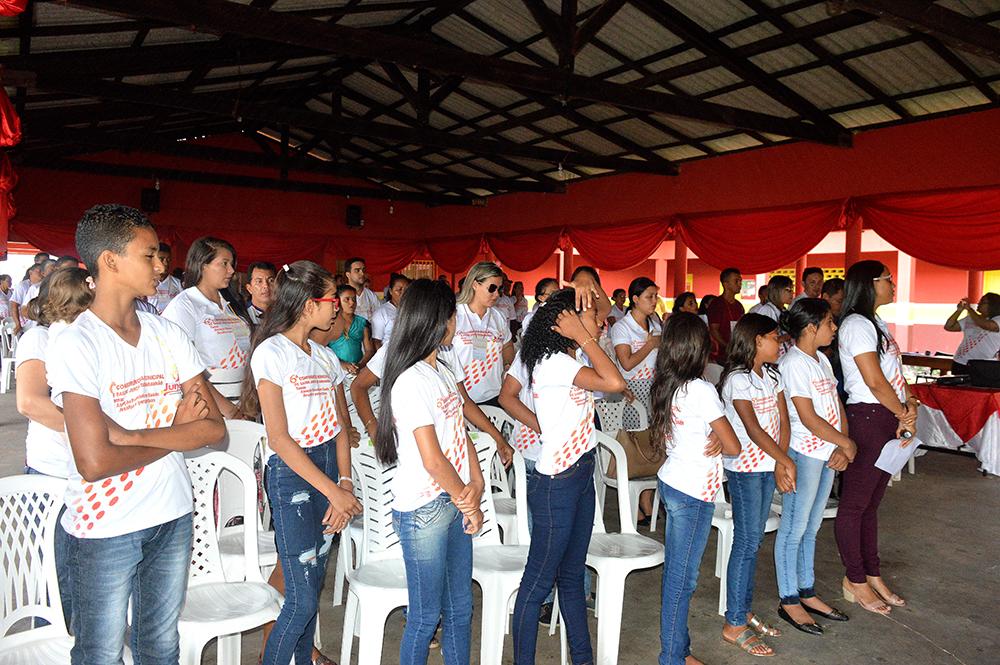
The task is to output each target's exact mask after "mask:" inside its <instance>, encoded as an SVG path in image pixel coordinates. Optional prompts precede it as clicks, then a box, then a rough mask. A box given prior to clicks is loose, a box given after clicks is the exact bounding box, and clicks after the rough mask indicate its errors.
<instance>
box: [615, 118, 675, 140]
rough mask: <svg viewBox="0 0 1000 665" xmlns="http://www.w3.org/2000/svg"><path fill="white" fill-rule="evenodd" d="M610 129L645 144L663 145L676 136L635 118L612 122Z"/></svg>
mask: <svg viewBox="0 0 1000 665" xmlns="http://www.w3.org/2000/svg"><path fill="white" fill-rule="evenodd" d="M608 129H610V130H611V131H613V132H615V133H616V134H621V135H622V136H625V137H626V138H629V139H631V140H633V141H635V142H636V143H638V144H639V145H644V146H657V145H663V144H664V143H670V142H672V141H673V140H674V137H672V136H670V135H669V134H666V133H664V132H663V131H661V130H659V129H657V128H656V127H653V126H652V125H650V124H649V123H647V122H643V121H642V120H638V119H635V118H632V119H629V120H622V121H621V122H616V123H613V124H610V125H608Z"/></svg>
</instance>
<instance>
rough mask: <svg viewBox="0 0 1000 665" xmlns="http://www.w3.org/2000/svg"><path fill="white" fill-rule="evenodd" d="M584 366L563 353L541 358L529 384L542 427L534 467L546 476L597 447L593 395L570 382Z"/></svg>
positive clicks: (574, 461) (569, 464) (565, 467)
mask: <svg viewBox="0 0 1000 665" xmlns="http://www.w3.org/2000/svg"><path fill="white" fill-rule="evenodd" d="M583 367H584V365H583V364H582V363H580V362H579V361H578V360H577V359H576V358H573V357H571V356H568V355H566V354H565V353H556V354H553V355H551V356H549V357H548V358H545V359H543V360H542V361H540V362H539V363H538V364H537V365H536V366H535V370H534V372H533V379H534V381H533V383H532V386H531V393H532V397H533V398H534V401H535V404H534V406H535V415H536V417H537V418H538V426H539V427H540V428H541V430H542V437H541V438H542V449H541V451H540V452H539V453H538V460H537V461H536V463H535V470H536V471H538V472H539V473H544V474H545V475H547V476H554V475H556V474H557V473H561V472H563V471H565V470H566V469H568V468H569V467H571V466H572V465H573V464H575V463H576V461H577V460H578V459H580V456H581V455H583V454H584V453H586V452H587V451H589V450H593V449H594V448H595V447H596V446H597V432H596V431H595V429H594V394H593V393H592V392H590V391H589V390H585V389H583V388H580V387H579V386H575V385H573V380H574V379H576V375H577V374H579V373H580V370H581V369H583Z"/></svg>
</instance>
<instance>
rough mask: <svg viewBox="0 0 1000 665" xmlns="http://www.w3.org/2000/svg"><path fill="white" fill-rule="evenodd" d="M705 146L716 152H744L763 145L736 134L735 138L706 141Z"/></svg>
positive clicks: (725, 137)
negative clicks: (745, 149) (746, 149)
mask: <svg viewBox="0 0 1000 665" xmlns="http://www.w3.org/2000/svg"><path fill="white" fill-rule="evenodd" d="M705 145H706V146H708V147H709V148H711V149H712V150H715V151H716V152H729V151H731V150H743V149H744V148H752V147H754V146H758V145H762V144H761V142H760V141H758V140H757V139H755V138H754V137H752V136H748V135H746V134H736V135H734V136H724V137H722V138H718V139H711V140H708V141H705Z"/></svg>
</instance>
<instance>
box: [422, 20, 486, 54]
mask: <svg viewBox="0 0 1000 665" xmlns="http://www.w3.org/2000/svg"><path fill="white" fill-rule="evenodd" d="M432 31H433V32H434V34H435V35H437V36H438V37H440V38H442V39H444V40H446V41H449V42H451V43H452V44H461V45H462V48H464V49H465V50H467V51H469V52H471V53H479V54H481V55H493V54H494V53H497V52H498V51H501V50H503V44H501V43H500V42H498V41H496V40H495V39H493V38H492V37H490V36H489V35H487V34H485V33H482V32H480V31H479V30H478V29H476V28H475V27H473V26H471V25H469V24H468V23H467V22H465V21H463V20H462V19H461V18H459V17H458V16H449V17H447V18H445V19H444V20H443V21H441V22H440V23H438V24H437V25H435V26H434V28H433V30H432Z"/></svg>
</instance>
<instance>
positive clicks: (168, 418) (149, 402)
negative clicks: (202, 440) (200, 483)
mask: <svg viewBox="0 0 1000 665" xmlns="http://www.w3.org/2000/svg"><path fill="white" fill-rule="evenodd" d="M136 316H138V317H139V323H140V324H141V326H142V331H141V333H140V335H139V342H138V344H137V345H136V346H132V345H130V344H128V343H127V342H126V341H125V340H123V339H122V338H121V337H119V336H118V334H117V333H116V332H115V331H114V330H112V329H111V328H110V327H109V326H108V325H107V324H105V323H104V322H103V321H101V320H100V319H99V318H98V317H97V316H96V315H95V314H93V312H91V311H90V310H88V311H86V312H84V313H83V314H81V315H80V316H79V317H77V319H76V321H74V322H73V323H72V324H71V325H70V326H68V327H67V328H66V329H65V330H64V331H62V332H61V333H60V334H58V335H56V336H55V337H54V338H53V340H52V343H51V344H50V345H49V349H48V362H47V363H46V364H45V369H46V371H47V374H48V380H49V385H50V386H51V387H52V399H53V401H54V402H56V404H60V405H61V404H62V402H63V399H62V398H63V395H64V394H65V393H75V394H77V395H83V396H85V397H91V398H93V399H96V400H98V401H99V402H100V406H101V411H103V412H104V413H105V415H107V416H108V417H109V418H111V419H112V420H113V421H115V422H116V423H118V424H119V425H120V426H122V427H123V428H125V429H128V430H142V429H155V428H159V427H168V426H170V425H171V423H173V420H174V413H175V412H176V411H177V404H178V402H180V400H181V384H183V383H184V382H185V381H188V380H189V379H191V378H193V377H195V376H198V375H199V374H201V373H202V372H203V371H204V370H205V365H204V364H203V363H202V362H201V359H200V358H199V357H198V353H197V352H196V351H195V349H194V346H193V345H192V344H191V340H190V338H189V337H188V336H187V335H186V334H185V333H184V331H183V330H181V329H180V328H179V327H178V326H177V325H175V324H174V323H171V322H170V321H167V320H165V319H162V318H160V317H158V316H156V315H154V314H148V313H146V312H137V313H136ZM72 443H73V442H72V439H71V440H70V445H72ZM65 500H66V512H65V514H64V515H63V517H62V526H63V528H64V529H65V530H66V532H67V533H69V534H70V535H72V536H76V537H77V538H111V537H114V536H121V535H124V534H127V533H134V532H136V531H140V530H142V529H148V528H149V527H153V526H157V525H159V524H164V523H166V522H169V521H171V520H175V519H177V518H179V517H182V516H184V515H187V514H188V513H190V512H191V510H192V506H193V499H192V496H191V479H190V478H189V477H188V473H187V467H186V466H185V464H184V456H183V455H182V454H181V453H179V452H173V453H170V454H168V455H167V456H165V457H162V458H160V459H158V460H156V461H155V462H152V463H150V464H147V465H145V466H141V467H139V468H138V469H135V470H134V471H127V472H125V473H122V474H119V475H116V476H113V477H111V478H105V479H102V480H98V481H95V482H93V483H91V482H87V481H85V480H84V479H83V478H81V477H80V474H79V472H78V470H77V469H76V466H75V465H73V466H72V468H71V469H70V475H69V478H68V479H67V489H66V499H65Z"/></svg>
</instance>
